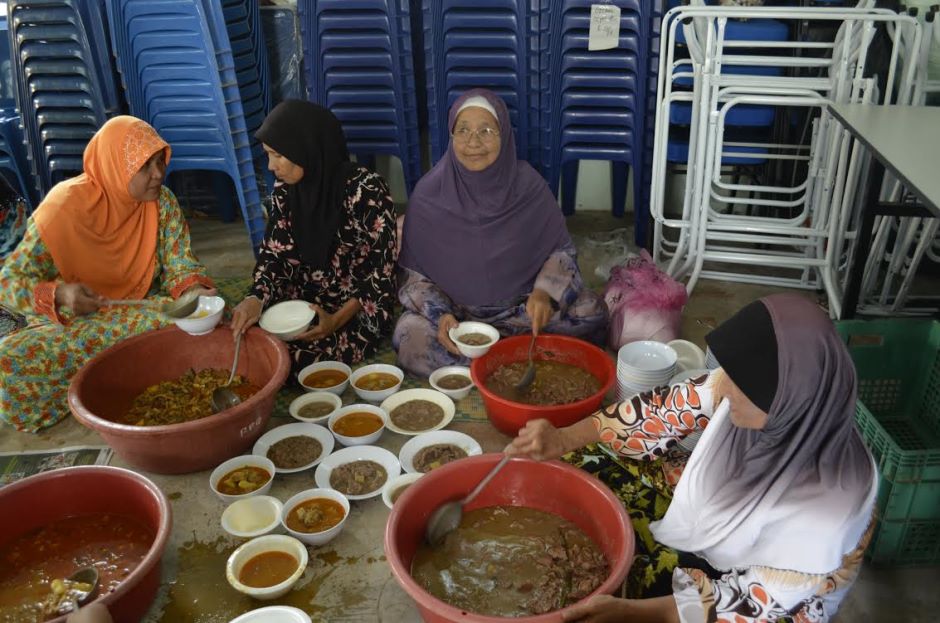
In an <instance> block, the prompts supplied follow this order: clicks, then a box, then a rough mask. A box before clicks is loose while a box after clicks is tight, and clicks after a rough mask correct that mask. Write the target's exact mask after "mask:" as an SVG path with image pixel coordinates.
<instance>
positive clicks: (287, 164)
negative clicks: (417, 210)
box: [232, 100, 396, 371]
mask: <svg viewBox="0 0 940 623" xmlns="http://www.w3.org/2000/svg"><path fill="white" fill-rule="evenodd" d="M255 136H256V137H257V138H258V139H259V140H260V141H261V142H262V143H263V144H264V150H265V152H266V153H267V155H268V168H269V169H270V170H271V171H272V172H273V173H274V175H275V177H277V179H278V182H277V183H276V184H275V185H274V192H273V194H272V197H271V199H272V209H271V214H270V215H269V216H268V228H267V232H266V233H265V239H264V244H263V245H262V247H261V252H260V255H259V256H258V263H257V265H256V266H255V271H254V284H253V285H252V288H251V292H250V294H249V295H248V296H247V297H246V298H245V299H244V300H243V301H242V302H241V303H239V304H238V306H237V307H236V308H235V314H234V317H233V319H232V328H233V330H234V332H235V333H236V334H238V333H241V332H243V331H245V330H246V329H247V328H248V327H250V326H252V325H253V324H255V323H256V322H258V320H259V318H260V317H261V313H262V312H263V311H264V310H265V309H267V308H268V307H270V306H271V305H274V304H275V303H279V302H281V301H287V300H296V299H299V300H303V301H307V302H308V303H310V307H311V308H312V309H313V310H314V311H315V312H316V319H315V320H314V324H313V325H312V326H311V327H310V329H309V330H308V331H307V332H306V333H303V334H302V335H299V336H298V337H296V338H295V339H294V340H293V341H291V342H289V343H288V348H289V350H290V352H291V358H292V359H293V366H294V370H295V371H297V370H299V369H301V368H303V367H304V366H307V365H309V364H311V363H313V362H316V361H321V360H339V361H345V362H346V363H355V362H357V361H361V360H362V359H364V358H365V357H368V356H370V355H372V354H373V353H374V351H375V347H376V344H377V343H378V342H379V340H380V339H381V338H382V336H383V335H385V334H387V333H388V332H389V331H390V329H391V325H392V306H393V304H394V301H395V288H394V281H393V279H392V275H394V269H395V262H396V231H395V212H394V206H393V204H392V199H391V196H390V194H389V190H388V186H387V185H386V183H385V180H383V179H382V178H381V177H380V176H379V175H378V174H376V173H373V172H371V171H369V170H368V169H366V168H365V167H361V166H359V165H357V164H356V163H354V162H351V161H350V160H349V153H348V152H347V151H346V137H345V136H344V135H343V129H342V126H340V123H339V120H338V119H337V118H336V117H335V116H333V113H331V112H330V111H329V110H327V109H326V108H323V107H321V106H317V105H316V104H313V103H311V102H305V101H300V100H287V101H284V102H282V103H280V104H278V106H277V107H275V108H274V110H272V111H271V113H270V114H269V115H268V117H267V118H266V119H265V120H264V123H263V124H262V126H261V128H259V129H258V132H257V134H256V135H255Z"/></svg>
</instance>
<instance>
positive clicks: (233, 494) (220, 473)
mask: <svg viewBox="0 0 940 623" xmlns="http://www.w3.org/2000/svg"><path fill="white" fill-rule="evenodd" d="M274 473H275V467H274V462H273V461H271V459H269V458H266V457H263V456H257V455H253V454H246V455H244V456H236V457H235V458H232V459H229V460H227V461H225V462H224V463H222V464H221V465H219V466H218V467H216V468H215V469H214V470H212V474H211V475H210V476H209V486H210V487H212V490H213V491H214V492H215V494H216V495H217V496H219V498H220V499H221V500H222V501H223V502H228V503H231V502H235V501H236V500H241V499H244V498H246V497H248V496H251V495H264V494H265V493H267V492H268V490H269V489H270V488H271V482H272V481H273V480H274Z"/></svg>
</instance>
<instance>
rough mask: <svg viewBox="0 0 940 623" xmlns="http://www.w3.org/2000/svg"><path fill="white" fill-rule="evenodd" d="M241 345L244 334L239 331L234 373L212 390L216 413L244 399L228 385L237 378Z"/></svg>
mask: <svg viewBox="0 0 940 623" xmlns="http://www.w3.org/2000/svg"><path fill="white" fill-rule="evenodd" d="M241 346H242V334H241V333H239V334H238V336H236V338H235V361H233V362H232V373H231V374H229V375H228V380H227V381H226V382H225V385H222V386H221V387H216V388H215V389H214V390H212V410H213V411H214V412H215V413H220V412H222V411H225V410H226V409H231V408H232V407H234V406H235V405H237V404H240V403H241V401H242V399H241V398H239V397H238V394H236V393H235V392H233V391H232V390H230V389H229V388H228V386H229V385H231V384H232V379H234V378H235V370H237V369H238V352H239V350H240V349H241Z"/></svg>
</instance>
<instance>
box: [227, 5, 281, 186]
mask: <svg viewBox="0 0 940 623" xmlns="http://www.w3.org/2000/svg"><path fill="white" fill-rule="evenodd" d="M222 14H223V15H224V16H225V27H226V29H227V30H228V38H229V44H230V45H231V48H232V56H233V58H234V60H235V75H236V77H237V78H238V90H239V93H240V94H241V100H242V110H243V112H244V114H245V127H246V128H247V129H248V136H249V138H250V139H251V153H252V155H253V156H254V160H255V168H256V171H257V172H260V173H261V174H262V176H263V177H265V179H266V180H267V185H268V187H269V188H270V187H271V186H273V183H274V178H273V177H272V176H271V175H270V173H269V172H268V171H267V166H266V164H265V163H266V158H265V155H264V150H263V149H262V147H261V143H260V142H259V141H257V140H256V139H255V137H254V136H255V132H256V131H257V130H258V128H260V127H261V124H262V122H264V118H265V117H266V116H267V114H268V113H269V112H271V71H270V69H269V67H268V51H267V48H266V46H265V41H264V33H263V31H262V26H261V12H260V10H259V7H258V0H222Z"/></svg>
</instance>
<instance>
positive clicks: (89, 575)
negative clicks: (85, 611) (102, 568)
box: [59, 567, 98, 614]
mask: <svg viewBox="0 0 940 623" xmlns="http://www.w3.org/2000/svg"><path fill="white" fill-rule="evenodd" d="M65 582H66V593H65V596H64V597H63V600H62V601H61V602H60V603H59V612H60V613H63V614H64V613H66V612H74V611H76V610H78V608H79V607H80V606H84V605H85V604H86V603H88V601H89V600H90V599H91V598H92V597H94V595H95V593H96V592H97V591H98V569H96V568H95V567H82V568H81V569H79V570H78V571H76V572H75V573H73V574H72V575H70V576H69V577H68V578H66V580H65ZM74 584H86V585H89V586H91V588H90V589H89V590H78V589H77V588H74V586H73V585H74ZM67 606H68V607H67Z"/></svg>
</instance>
